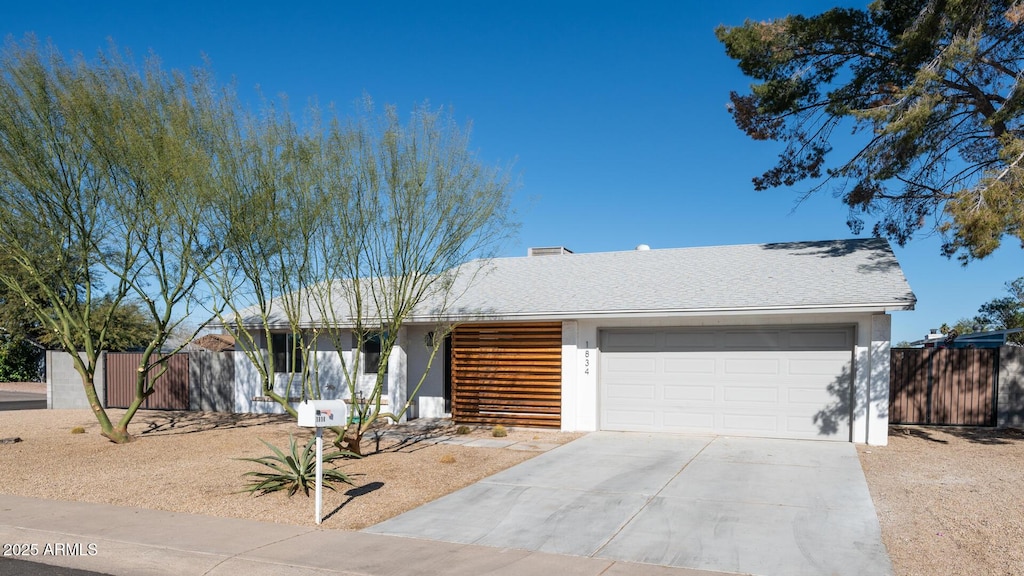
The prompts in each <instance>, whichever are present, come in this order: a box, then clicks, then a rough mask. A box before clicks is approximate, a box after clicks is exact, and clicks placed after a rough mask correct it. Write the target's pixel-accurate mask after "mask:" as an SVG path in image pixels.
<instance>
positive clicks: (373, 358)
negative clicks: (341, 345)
mask: <svg viewBox="0 0 1024 576" xmlns="http://www.w3.org/2000/svg"><path fill="white" fill-rule="evenodd" d="M382 337H383V334H382V333H380V332H370V333H369V334H367V335H366V336H365V337H364V338H363V374H376V373H377V369H378V368H380V363H381V362H382V361H383V362H384V363H385V365H384V373H385V374H387V372H388V367H387V359H386V358H381V345H380V343H381V339H382ZM358 347H359V338H357V336H356V334H355V333H353V334H352V348H358Z"/></svg>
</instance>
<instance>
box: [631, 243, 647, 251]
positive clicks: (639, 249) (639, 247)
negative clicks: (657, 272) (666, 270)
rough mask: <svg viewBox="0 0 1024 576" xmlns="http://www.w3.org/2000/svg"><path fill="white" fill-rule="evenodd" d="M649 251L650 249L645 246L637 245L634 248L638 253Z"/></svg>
mask: <svg viewBox="0 0 1024 576" xmlns="http://www.w3.org/2000/svg"><path fill="white" fill-rule="evenodd" d="M650 249H651V247H650V246H648V245H647V244H637V246H636V248H634V250H637V251H640V252H642V251H644V250H650Z"/></svg>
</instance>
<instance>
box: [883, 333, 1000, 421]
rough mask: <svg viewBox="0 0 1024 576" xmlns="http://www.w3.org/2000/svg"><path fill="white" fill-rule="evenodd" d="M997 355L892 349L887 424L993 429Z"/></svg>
mask: <svg viewBox="0 0 1024 576" xmlns="http://www.w3.org/2000/svg"><path fill="white" fill-rule="evenodd" d="M998 360H999V350H998V349H993V348H988V349H968V348H961V349H949V348H916V349H914V348H893V350H892V353H891V359H890V362H889V371H890V378H889V422H890V423H892V424H945V425H955V426H994V425H995V423H996V412H995V410H996V404H995V392H996V373H997V369H998V368H997V363H998Z"/></svg>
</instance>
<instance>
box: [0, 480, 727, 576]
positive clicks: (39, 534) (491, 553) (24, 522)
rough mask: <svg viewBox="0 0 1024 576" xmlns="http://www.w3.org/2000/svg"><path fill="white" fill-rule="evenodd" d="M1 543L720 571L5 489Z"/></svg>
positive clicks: (379, 575)
mask: <svg viewBox="0 0 1024 576" xmlns="http://www.w3.org/2000/svg"><path fill="white" fill-rule="evenodd" d="M0 545H2V546H3V548H2V549H0V555H6V556H10V555H11V554H12V553H14V552H15V549H14V547H15V546H17V547H19V548H20V549H21V551H22V552H23V555H19V556H17V558H18V559H20V560H27V561H31V562H38V563H42V564H48V565H51V566H63V567H68V568H77V569H82V570H90V571H94V572H99V573H101V574H112V575H117V576H121V575H124V576H164V575H167V576H170V575H174V576H177V575H210V576H233V575H235V574H247V575H250V576H271V575H275V576H276V575H282V574H283V575H299V576H305V575H309V576H313V575H317V576H324V575H327V574H346V575H351V576H356V575H359V576H392V575H393V576H399V575H407V574H416V575H435V574H436V575H439V576H441V575H445V576H447V575H452V576H462V575H465V576H477V575H483V574H487V575H495V576H497V575H505V574H507V575H509V576H512V575H515V576H522V575H530V574H561V575H566V576H570V575H579V576H591V575H592V576H626V575H651V576H722V574H721V573H717V572H706V571H700V570H689V569H684V568H670V567H664V566H654V565H650V564H635V563H629V562H617V561H613V560H604V559H598V558H584V557H579V556H561V555H556V554H545V553H540V552H529V551H525V550H512V549H505V548H490V547H485V546H474V545H466V544H451V543H446V542H434V541H428V540H419V539H413V538H400V537H395V536H382V535H376V534H367V533H363V532H348V531H340V530H321V529H318V528H316V527H315V526H314V525H313V521H312V518H310V526H308V527H304V526H291V525H287V524H271V523H266V522H252V521H246V520H238V519H233V518H216V517H211V516H197V515H190V514H181V513H177V512H163V511H158V510H145V509H138V508H124V507H119V506H111V505H108V504H89V503H82V502H63V501H56V500H42V499H35V498H24V497H21V496H8V495H5V494H0ZM25 545H28V546H27V547H26V546H25ZM33 545H34V548H33V547H32V546H33ZM26 549H27V552H25V550H26ZM3 565H4V563H3V561H2V560H0V566H3Z"/></svg>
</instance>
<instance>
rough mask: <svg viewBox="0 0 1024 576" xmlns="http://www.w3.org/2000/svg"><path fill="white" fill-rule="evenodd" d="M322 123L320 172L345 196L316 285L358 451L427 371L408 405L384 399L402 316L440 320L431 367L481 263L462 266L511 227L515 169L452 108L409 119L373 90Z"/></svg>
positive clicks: (336, 208)
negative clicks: (489, 151)
mask: <svg viewBox="0 0 1024 576" xmlns="http://www.w3.org/2000/svg"><path fill="white" fill-rule="evenodd" d="M324 133H325V135H326V138H327V139H326V142H325V145H324V146H322V147H321V148H320V149H321V151H322V152H323V154H322V156H321V157H320V160H321V162H322V164H323V168H322V169H321V170H318V171H317V173H318V174H322V175H323V177H324V182H323V184H322V185H321V186H320V188H322V189H323V190H325V191H327V193H328V194H329V195H330V196H331V198H332V199H335V200H337V201H334V202H328V203H327V204H326V205H325V212H324V214H325V216H326V218H325V220H324V231H325V233H324V234H323V235H321V236H320V237H319V238H320V240H321V242H320V243H319V247H320V256H319V259H320V261H321V262H322V263H323V268H324V271H325V275H326V277H327V278H329V279H333V281H329V282H322V283H319V284H317V285H315V286H313V290H311V292H310V295H311V298H312V299H313V301H314V302H315V303H316V306H317V313H318V316H319V317H320V318H321V319H322V328H323V331H322V333H323V334H324V335H325V336H326V337H328V338H330V339H332V341H333V344H334V346H333V348H334V349H335V350H337V351H338V358H339V361H340V363H341V365H342V367H343V372H344V379H345V384H346V386H347V388H348V394H349V397H350V398H353V399H357V401H355V402H353V407H354V409H353V410H352V412H351V413H352V415H353V416H354V417H353V418H351V420H350V423H349V425H348V427H347V429H346V431H345V435H344V439H343V443H344V444H345V445H346V447H347V449H348V450H350V451H352V452H355V453H357V454H362V452H363V447H362V438H363V436H364V435H365V433H366V432H367V431H368V430H369V429H370V427H371V426H372V425H373V424H374V423H375V422H376V421H378V420H379V419H381V418H389V419H392V420H398V419H400V418H402V417H403V415H404V414H405V413H406V411H407V410H408V409H409V407H410V406H411V404H412V402H413V400H414V398H415V396H416V393H417V392H418V391H419V388H420V385H421V384H422V383H423V381H424V379H425V377H426V372H425V373H423V374H419V375H413V378H415V383H412V384H411V385H410V386H409V389H408V390H407V393H406V398H405V399H404V403H402V404H401V405H398V406H387V405H386V404H385V403H384V402H383V399H384V391H385V388H386V383H387V379H388V359H389V357H390V356H391V353H392V351H393V350H394V348H395V346H396V343H397V342H398V340H399V338H400V335H401V333H402V328H403V326H404V325H405V324H406V323H407V322H409V321H410V320H412V319H418V320H419V321H423V320H424V319H428V318H429V319H431V321H432V322H434V324H435V326H434V328H435V329H434V332H433V336H434V337H433V338H432V340H431V343H430V344H431V349H430V356H429V359H428V364H427V366H428V367H427V370H428V371H429V366H430V365H431V364H432V362H433V360H434V358H435V356H436V354H437V352H438V349H439V347H440V346H441V345H442V343H443V341H444V335H445V334H446V333H447V331H448V330H450V329H451V327H452V324H451V322H450V317H451V315H450V312H451V310H450V307H451V305H452V303H453V302H455V301H456V300H457V297H458V295H459V293H460V291H462V290H464V289H465V288H466V287H467V286H469V285H470V284H471V283H472V280H473V278H474V277H475V275H476V274H478V273H481V270H482V267H481V266H464V264H465V263H467V262H468V261H469V260H470V259H473V258H477V259H481V260H486V259H487V258H489V257H490V256H493V255H494V253H495V251H496V250H497V249H498V247H499V246H500V245H501V244H502V242H503V241H504V240H506V239H507V238H508V235H509V234H510V233H511V232H512V231H513V230H514V229H515V225H514V223H513V222H512V220H511V212H510V207H509V202H510V198H511V193H512V182H511V180H510V176H509V170H508V169H499V168H496V167H492V166H488V165H485V164H484V163H483V162H481V161H480V159H479V158H478V157H477V156H476V154H475V153H474V152H473V151H472V149H471V148H470V144H469V131H468V130H466V129H463V128H461V127H460V126H459V125H458V123H457V122H456V121H455V119H454V118H453V117H452V115H451V113H450V112H443V111H435V110H432V109H430V108H429V107H428V106H427V105H421V106H419V107H417V108H415V109H414V110H413V111H412V113H411V115H410V117H409V119H408V121H402V119H401V118H400V116H399V114H398V111H397V109H396V108H394V107H393V106H388V107H386V108H385V109H384V110H383V112H382V113H376V112H374V109H373V105H372V102H371V101H369V99H367V100H365V101H364V103H363V106H362V108H361V109H360V112H359V114H358V115H357V116H356V117H355V118H354V119H353V120H352V121H350V122H348V123H342V122H340V121H335V122H332V123H331V124H330V126H329V127H328V129H327V130H326V131H325V132H324ZM341 328H347V330H343V329H341ZM346 339H350V341H346ZM345 349H350V350H351V352H352V354H351V355H350V356H349V357H348V358H346V356H345V354H344V352H343V351H344V350H345ZM366 373H369V376H370V378H369V379H367V378H364V375H365V374H366Z"/></svg>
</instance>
